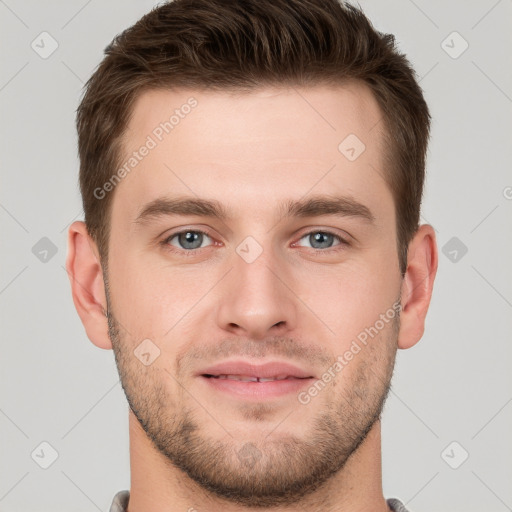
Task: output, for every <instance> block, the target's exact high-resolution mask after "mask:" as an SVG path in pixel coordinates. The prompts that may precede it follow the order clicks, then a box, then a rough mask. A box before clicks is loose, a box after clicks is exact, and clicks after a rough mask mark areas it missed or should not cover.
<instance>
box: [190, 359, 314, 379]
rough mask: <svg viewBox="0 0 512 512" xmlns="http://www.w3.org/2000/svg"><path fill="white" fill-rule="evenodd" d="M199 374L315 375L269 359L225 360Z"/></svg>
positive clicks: (269, 376) (300, 377)
mask: <svg viewBox="0 0 512 512" xmlns="http://www.w3.org/2000/svg"><path fill="white" fill-rule="evenodd" d="M198 375H246V376H249V377H263V378H267V379H268V378H272V377H278V376H282V375H286V376H287V377H296V378H299V379H305V378H308V377H313V375H311V373H310V372H308V371H306V370H302V369H301V368H298V367H297V366H295V365H293V364H290V363H285V362H280V361H268V362H266V363H264V364H255V363H249V362H247V361H225V362H223V363H219V364H216V365H213V366H209V367H208V368H204V369H203V370H201V371H200V372H199V373H198Z"/></svg>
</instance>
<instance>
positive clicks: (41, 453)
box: [30, 441, 59, 469]
mask: <svg viewBox="0 0 512 512" xmlns="http://www.w3.org/2000/svg"><path fill="white" fill-rule="evenodd" d="M30 456H31V457H32V460H33V461H34V462H35V463H36V464H37V465H38V466H39V467H40V468H42V469H48V468H49V467H50V466H51V465H52V464H53V463H54V462H55V461H56V460H57V459H58V458H59V453H58V452H57V450H56V449H55V448H54V447H53V446H52V445H51V444H50V443H48V442H47V441H43V442H42V443H39V444H38V445H37V446H36V447H35V448H34V450H33V451H32V453H31V454H30Z"/></svg>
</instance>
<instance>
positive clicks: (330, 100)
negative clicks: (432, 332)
mask: <svg viewBox="0 0 512 512" xmlns="http://www.w3.org/2000/svg"><path fill="white" fill-rule="evenodd" d="M429 123H430V116H429V112H428V108H427V105H426V103H425V101H424V98H423V95H422V92H421V89H420V88H419V86H418V84H417V82H416V80H415V76H414V72H413V70H412V69H411V67H410V65H409V64H408V61H407V60H406V58H405V57H404V56H403V55H401V54H399V53H398V52H397V51H396V49H395V46H394V40H393V37H392V36H390V35H383V34H380V33H378V32H376V31H375V30H374V29H373V28H372V26H371V24H370V22H369V21H368V19H367V18H366V17H365V16H364V14H363V13H362V12H361V11H360V10H358V9H356V8H355V7H352V6H350V5H344V4H340V3H338V2H337V1H336V0H245V1H235V0H230V1H225V0H175V1H174V2H171V3H167V4H164V5H162V6H160V7H158V8H156V9H155V10H153V11H152V12H150V13H149V14H147V15H146V16H144V17H143V18H142V19H141V20H140V21H139V22H138V23H136V24H135V25H134V26H133V27H131V28H130V29H128V30H127V31H125V32H124V33H123V34H121V35H120V36H118V37H117V38H116V39H115V40H114V41H113V43H112V44H111V45H110V46H109V47H108V48H107V50H106V57H105V59H104V60H103V62H102V63H101V64H100V66H99V67H98V69H97V70H96V71H95V73H94V75H93V76H92V78H91V79H90V80H89V82H88V84H87V86H86V93H85V95H84V98H83V100H82V102H81V104H80V107H79V109H78V116H77V126H78V134H79V154H80V161H81V168H80V185H81V192H82V197H83V204H84V212H85V223H83V222H75V223H73V225H72V226H71V227H70V229H69V245H68V247H69V250H68V258H67V270H68V272H69V275H70V280H71V286H72V292H73V300H74V303H75V306H76V308H77V311H78V314H79V315H80V318H81V320H82V322H83V324H84V327H85V329H86V331H87V335H88V337H89V338H90V340H91V341H92V342H93V343H94V344H95V345H97V346H98V347H101V348H104V349H110V348H113V350H114V354H115V359H116V363H117V367H118V369H119V375H120V379H121V383H122V386H123V389H124V391H125V394H126V397H127V400H128V403H129V405H130V414H129V429H130V458H131V460H130V463H131V487H130V491H121V492H119V493H118V494H117V495H116V496H115V499H114V502H113V503H112V507H111V511H112V512H119V511H124V510H127V511H128V512H162V511H164V510H165V511H173V512H174V511H187V510H188V511H190V512H192V511H197V512H203V511H204V512H207V511H208V512H212V511H227V512H234V511H248V510H256V509H259V510H272V511H275V512H278V511H279V512H281V511H282V512H284V511H302V510H308V511H330V512H331V511H332V512H337V511H368V512H370V511H371V512H375V511H389V510H394V511H404V510H406V509H405V507H404V506H403V504H402V503H401V502H400V501H399V500H398V499H387V500H386V499H385V498H384V496H383V492H382V483H381V437H380V416H381V412H382V408H383V405H384V402H385V399H386V396H387V393H388V390H389V386H390V381H391V377H392V373H393V366H394V361H395V354H396V350H397V349H398V348H401V349H406V348H409V347H411V346H413V345H414V344H415V343H417V342H418V341H419V339H420V338H421V336H422V334H423V329H424V322H425V317H426V313H427V309H428V306H429V302H430V297H431V293H432V287H433V281H434V278H435V274H436V270H437V249H436V243H435V236H434V232H433V229H432V227H431V226H429V225H422V226H419V224H418V221H419V211H420V203H421V196H422V188H423V181H424V170H425V154H426V149H427V142H428V137H429ZM397 471H401V468H397Z"/></svg>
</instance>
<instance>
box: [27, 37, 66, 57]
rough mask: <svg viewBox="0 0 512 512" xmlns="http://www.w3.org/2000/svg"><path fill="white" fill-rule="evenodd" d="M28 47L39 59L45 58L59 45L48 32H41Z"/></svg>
mask: <svg viewBox="0 0 512 512" xmlns="http://www.w3.org/2000/svg"><path fill="white" fill-rule="evenodd" d="M30 47H31V48H32V50H34V51H35V52H36V53H37V54H38V55H39V57H41V59H45V60H46V59H47V58H48V57H50V56H51V55H52V54H53V53H54V52H55V50H57V48H58V47H59V43H58V42H57V40H56V39H55V38H54V37H53V36H52V35H51V34H50V33H48V32H41V33H40V34H39V35H38V36H37V37H36V38H35V39H34V40H33V41H32V42H31V43H30Z"/></svg>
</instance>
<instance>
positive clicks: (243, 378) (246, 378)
mask: <svg viewBox="0 0 512 512" xmlns="http://www.w3.org/2000/svg"><path fill="white" fill-rule="evenodd" d="M203 377H206V378H211V379H229V380H238V381H241V382H274V381H276V380H289V379H309V378H310V377H295V376H293V375H276V376H275V377H255V376H254V375H232V374H226V373H224V374H221V375H209V374H207V373H205V374H203Z"/></svg>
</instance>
